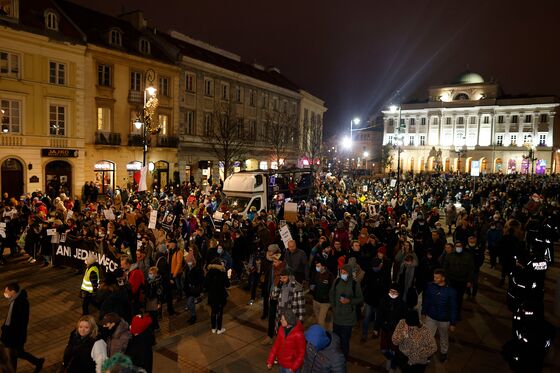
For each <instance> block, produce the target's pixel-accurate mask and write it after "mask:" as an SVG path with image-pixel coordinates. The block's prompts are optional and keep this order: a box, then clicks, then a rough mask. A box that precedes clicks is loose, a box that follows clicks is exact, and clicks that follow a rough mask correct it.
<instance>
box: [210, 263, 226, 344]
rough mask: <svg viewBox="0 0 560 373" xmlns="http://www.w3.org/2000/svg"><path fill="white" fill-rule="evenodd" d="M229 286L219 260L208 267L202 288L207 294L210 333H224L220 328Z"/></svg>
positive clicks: (223, 267) (223, 329)
mask: <svg viewBox="0 0 560 373" xmlns="http://www.w3.org/2000/svg"><path fill="white" fill-rule="evenodd" d="M229 286H230V283H229V279H228V278H227V274H226V269H225V266H224V264H223V263H222V261H221V260H220V259H219V258H216V259H214V260H213V261H212V262H211V263H210V264H209V265H208V272H207V273H206V278H205V279H204V288H205V289H206V291H207V292H208V305H209V306H210V308H211V313H210V322H211V325H212V333H217V334H222V333H224V332H225V331H226V329H225V328H223V327H222V318H223V316H224V307H225V305H226V302H227V298H228V293H227V288H228V287H229Z"/></svg>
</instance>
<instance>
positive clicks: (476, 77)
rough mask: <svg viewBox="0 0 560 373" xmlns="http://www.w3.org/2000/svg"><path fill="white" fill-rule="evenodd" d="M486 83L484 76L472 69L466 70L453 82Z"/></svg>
mask: <svg viewBox="0 0 560 373" xmlns="http://www.w3.org/2000/svg"><path fill="white" fill-rule="evenodd" d="M480 83H484V78H483V77H482V76H481V75H480V74H477V73H473V72H470V71H467V72H464V73H462V74H461V75H459V76H458V77H457V79H455V81H454V82H453V84H480Z"/></svg>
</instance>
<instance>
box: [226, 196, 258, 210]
mask: <svg viewBox="0 0 560 373" xmlns="http://www.w3.org/2000/svg"><path fill="white" fill-rule="evenodd" d="M250 200H251V198H249V197H235V196H232V197H227V198H226V199H224V200H223V201H222V204H221V205H220V210H221V211H222V212H226V211H229V212H233V210H237V212H242V211H243V210H245V207H247V204H248V203H249V201H250Z"/></svg>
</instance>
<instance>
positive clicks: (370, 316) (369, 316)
mask: <svg viewBox="0 0 560 373" xmlns="http://www.w3.org/2000/svg"><path fill="white" fill-rule="evenodd" d="M376 317H377V307H375V306H372V305H370V304H367V303H364V321H363V323H362V337H364V338H366V337H367V336H368V332H369V324H370V323H371V322H373V321H375V318H376Z"/></svg>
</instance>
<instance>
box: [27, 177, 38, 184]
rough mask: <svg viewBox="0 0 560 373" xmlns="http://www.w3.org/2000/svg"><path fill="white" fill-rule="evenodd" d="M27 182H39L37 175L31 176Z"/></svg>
mask: <svg viewBox="0 0 560 373" xmlns="http://www.w3.org/2000/svg"><path fill="white" fill-rule="evenodd" d="M29 182H30V183H38V182H39V176H31V177H30V178H29Z"/></svg>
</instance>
